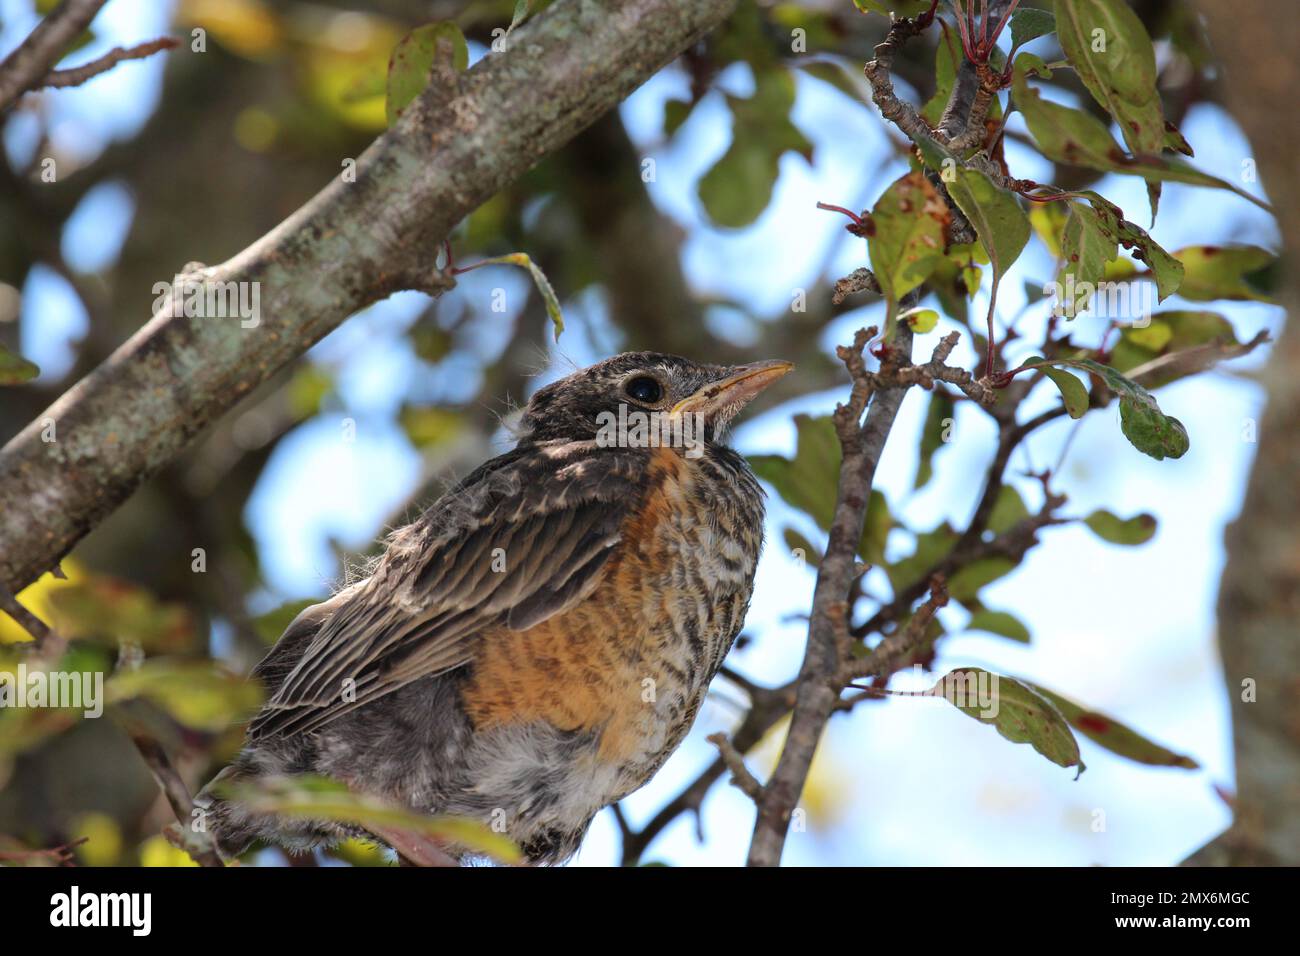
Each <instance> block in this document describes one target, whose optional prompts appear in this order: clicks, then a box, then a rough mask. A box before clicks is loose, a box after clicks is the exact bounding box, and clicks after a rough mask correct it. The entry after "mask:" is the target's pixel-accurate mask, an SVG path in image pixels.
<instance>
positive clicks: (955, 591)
mask: <svg viewBox="0 0 1300 956" xmlns="http://www.w3.org/2000/svg"><path fill="white" fill-rule="evenodd" d="M1015 568H1016V562H1015V561H1012V560H1011V559H1010V558H981V559H980V560H979V561H972V562H971V563H970V564H968V565H966V566H965V567H964V568H962V569H961V570H960V571H958V572H957V573H955V574H954V575H953V576H952V577H950V578H949V579H948V593H949V594H951V595H952V596H953V597H954V598H956V599H957V600H958V601H970V600H973V599H974V598H975V596H976V595H978V594H979V592H980V588H982V587H984V586H985V585H987V584H992V583H993V582H994V581H996V580H997V579H998V578H1002V577H1006V575H1008V574H1010V573H1011V572H1012V571H1014V570H1015Z"/></svg>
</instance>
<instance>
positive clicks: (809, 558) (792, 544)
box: [781, 528, 822, 568]
mask: <svg viewBox="0 0 1300 956" xmlns="http://www.w3.org/2000/svg"><path fill="white" fill-rule="evenodd" d="M781 536H782V538H784V539H785V547H786V550H788V551H789V552H790V553H791V554H792V555H800V554H801V555H802V558H803V560H804V561H806V562H807V563H808V564H810V565H812V566H813V567H814V568H815V567H817V565H819V564H821V561H822V553H821V550H820V549H819V548H817V547H816V546H815V545H814V544H813V543H812V542H811V541H809V540H808V539H807V538H805V537H804V536H803V535H801V534H800V533H799V532H798V531H796V530H795V529H794V528H786V529H785V530H784V531H783V532H782V533H781Z"/></svg>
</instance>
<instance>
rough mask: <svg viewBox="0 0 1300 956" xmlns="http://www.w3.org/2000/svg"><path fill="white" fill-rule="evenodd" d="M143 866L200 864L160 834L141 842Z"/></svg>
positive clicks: (141, 861)
mask: <svg viewBox="0 0 1300 956" xmlns="http://www.w3.org/2000/svg"><path fill="white" fill-rule="evenodd" d="M140 865H141V866H198V864H197V863H195V862H194V861H193V860H191V859H190V855H189V854H188V853H186V852H185V851H184V850H178V849H176V847H174V846H172V845H171V844H170V843H168V842H167V839H166V838H165V837H164V836H162V835H161V834H159V835H158V836H151V837H150V838H149V839H147V840H145V841H144V842H143V843H141V844H140Z"/></svg>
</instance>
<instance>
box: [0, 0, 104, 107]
mask: <svg viewBox="0 0 1300 956" xmlns="http://www.w3.org/2000/svg"><path fill="white" fill-rule="evenodd" d="M106 2H107V0H63V2H62V3H60V4H59V5H58V6H57V7H55V8H54V9H53V10H51V11H50V13H49V14H48V15H47V16H46V17H45V19H43V20H42V21H41V22H40V23H38V24H37V25H36V29H35V30H33V31H32V32H31V34H30V35H29V36H28V37H27V39H26V40H24V41H23V42H22V43H20V44H19V45H18V47H17V48H16V49H15V50H14V51H13V52H12V53H10V54H9V55H8V56H7V57H5V60H4V62H3V63H0V114H3V113H4V112H5V111H6V110H8V109H9V107H11V106H12V105H13V104H14V103H15V102H16V101H17V100H18V97H20V96H22V95H23V94H24V93H26V92H27V91H28V90H33V89H36V88H37V87H40V86H44V85H45V84H44V82H43V81H44V80H45V77H46V74H48V73H49V72H50V70H51V69H52V68H53V67H54V64H55V63H58V62H59V60H60V58H62V56H63V54H64V52H65V51H66V50H67V49H68V47H69V46H71V45H72V42H73V41H74V40H76V39H77V37H79V36H81V33H82V31H84V30H85V29H86V27H88V26H90V21H91V20H93V19H95V14H97V13H99V8H100V7H102V6H103V5H104V4H105V3H106Z"/></svg>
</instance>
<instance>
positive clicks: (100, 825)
mask: <svg viewBox="0 0 1300 956" xmlns="http://www.w3.org/2000/svg"><path fill="white" fill-rule="evenodd" d="M71 835H72V838H73V839H74V840H79V839H81V838H82V837H85V838H86V842H85V843H83V844H81V846H79V847H77V856H78V857H79V858H80V859H81V862H82V863H84V864H85V865H86V866H113V865H115V864H116V863H117V862H118V858H119V857H120V856H121V855H122V831H121V830H120V829H119V828H118V825H117V821H116V820H114V819H113V818H112V817H110V816H109V815H108V814H106V813H86V814H83V815H82V816H80V817H78V818H77V819H76V821H75V822H74V823H73V825H72V827H71Z"/></svg>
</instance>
